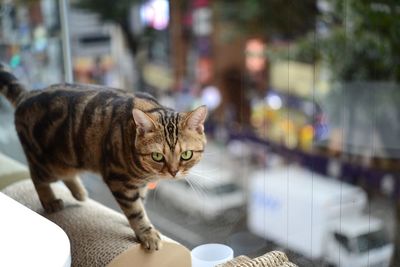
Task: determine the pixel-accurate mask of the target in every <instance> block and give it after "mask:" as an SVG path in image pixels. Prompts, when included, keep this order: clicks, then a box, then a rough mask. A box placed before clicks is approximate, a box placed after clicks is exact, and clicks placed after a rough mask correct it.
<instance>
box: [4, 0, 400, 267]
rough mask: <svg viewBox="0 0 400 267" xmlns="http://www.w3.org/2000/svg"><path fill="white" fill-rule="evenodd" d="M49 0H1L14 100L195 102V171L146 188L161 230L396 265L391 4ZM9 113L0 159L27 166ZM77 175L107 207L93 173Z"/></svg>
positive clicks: (250, 250) (399, 237) (398, 202)
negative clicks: (66, 95) (16, 85)
mask: <svg viewBox="0 0 400 267" xmlns="http://www.w3.org/2000/svg"><path fill="white" fill-rule="evenodd" d="M60 3H62V1H52V0H35V1H3V2H1V3H0V62H1V63H2V64H4V65H6V66H7V67H8V68H9V69H10V70H11V72H12V73H13V74H14V75H15V76H16V77H17V78H18V80H20V81H21V82H22V83H23V84H25V85H26V87H27V88H28V89H29V90H37V89H41V88H44V87H47V86H49V85H51V84H56V83H63V82H71V83H82V84H96V85H99V86H103V87H112V88H120V89H124V90H126V91H128V92H132V93H136V92H146V93H149V94H151V95H153V96H154V97H155V98H156V99H157V100H158V101H159V102H160V103H161V104H162V105H164V106H166V107H170V108H172V109H175V110H176V111H178V112H189V111H191V110H194V109H195V108H196V107H199V106H201V105H205V106H206V107H207V110H208V115H207V119H206V121H205V124H204V131H205V133H206V135H207V139H208V144H207V147H206V150H205V152H204V156H203V160H202V162H201V163H200V164H197V165H196V166H195V167H194V168H193V169H192V173H191V174H190V175H189V177H187V179H186V180H181V181H173V182H172V181H168V182H165V183H158V184H151V185H150V186H151V187H152V188H151V190H150V192H149V194H148V198H147V202H146V210H147V213H148V215H149V217H150V218H151V221H152V223H153V224H154V225H155V226H156V227H157V228H158V229H159V230H160V231H161V232H162V233H163V234H165V235H167V236H168V237H171V238H172V239H174V240H177V241H178V242H180V243H182V244H183V245H185V246H187V247H188V248H189V249H192V248H194V247H196V246H198V245H201V244H205V243H212V242H216V243H223V244H227V245H229V246H231V247H232V248H233V250H234V251H235V255H241V254H243V255H248V256H250V257H255V256H259V255H262V254H264V253H265V252H267V251H270V250H273V249H279V250H282V251H285V252H286V253H287V254H288V255H289V258H290V260H292V261H293V262H295V263H297V264H298V265H299V266H300V267H303V266H304V267H308V266H321V267H322V266H326V265H325V264H326V263H327V262H328V261H329V263H332V264H333V265H336V266H340V267H389V262H391V265H390V267H398V266H400V234H399V233H400V215H399V214H400V141H399V140H400V139H399V136H400V120H399V118H400V87H399V85H400V64H399V62H400V53H399V49H398V48H399V47H400V38H399V36H400V32H399V29H400V28H399V25H400V3H399V1H398V0H385V1H383V0H376V1H372V2H371V1H345V0H335V1H333V0H304V1H291V2H290V3H288V2H286V1H273V0H238V1H229V0H213V1H211V0H188V1H183V0H177V1H170V0H143V1H142V0H140V1H139V0H127V1H115V3H113V4H110V1H108V0H76V1H72V0H71V1H65V2H63V3H65V4H66V6H67V7H66V8H64V7H63V6H60ZM13 112H14V110H13V108H12V107H11V106H10V104H9V103H8V102H6V100H5V98H3V97H2V96H0V153H4V154H6V155H8V156H10V157H11V158H14V159H16V160H18V161H20V162H22V163H24V164H27V162H26V159H25V156H24V153H23V151H22V148H21V145H20V143H19V140H18V138H17V135H16V132H15V128H14V126H13V121H14V117H13ZM85 115H86V114H85ZM150 117H151V116H150ZM50 123H51V122H50ZM186 152H188V151H186ZM190 152H192V151H190ZM154 153H156V152H154ZM157 153H158V152H157ZM163 153H164V152H163ZM159 154H160V153H159ZM161 154H162V153H161ZM164 156H165V155H164ZM166 158H167V157H164V159H166ZM154 160H155V161H157V160H156V159H154ZM179 160H180V159H179ZM159 162H162V161H159ZM163 164H166V165H167V166H169V165H168V164H169V162H168V161H167V160H164V163H163ZM184 166H185V164H182V163H180V167H184ZM164 167H165V166H164ZM292 169H294V171H293V172H290V170H292ZM276 170H278V171H277V172H274V171H276ZM282 173H283V174H282ZM258 174H260V175H258ZM262 174H264V175H262ZM82 178H83V182H84V184H85V185H86V187H87V189H88V192H89V194H90V197H91V198H93V199H94V200H97V201H99V202H100V203H103V204H104V205H106V206H107V207H110V208H111V209H114V210H116V211H118V212H121V210H120V208H119V207H118V205H117V203H116V201H115V200H114V197H113V196H112V194H111V193H110V192H109V190H108V188H107V187H106V186H105V184H104V183H103V182H102V179H101V178H100V177H98V176H97V175H95V174H92V173H84V174H82ZM343 188H347V189H348V192H350V193H349V195H347V198H346V197H344V198H342V197H343V195H342V193H343V190H342V189H343ZM367 199H368V201H367ZM289 206H290V207H291V209H290V210H289ZM293 207H294V208H293ZM342 210H344V211H345V214H344V215H343V214H342ZM266 214H267V215H268V216H267V215H266ZM315 218H317V221H313V220H314V219H315ZM292 219H296V223H294V224H293V225H291V224H289V222H292ZM309 219H310V220H309ZM346 220H347V221H348V222H349V223H348V224H346V227H347V228H346V227H342V221H346ZM372 221H373V222H376V224H375V228H374V229H372V228H371V225H372V224H371V222H372ZM316 224H318V225H317V226H318V227H316ZM271 225H274V226H275V228H273V227H272V226H271ZM267 226H270V227H269V228H268V229H273V230H271V231H270V232H268V231H266V228H267ZM366 226H368V227H366ZM289 228H290V229H289ZM384 232H387V233H388V236H389V239H390V240H387V239H386V238H385V234H384ZM271 240H275V243H273V242H271ZM315 244H318V245H315ZM294 251H297V252H296V253H295V252H294ZM336 252H339V253H336ZM341 252H343V253H341ZM335 253H336V254H335ZM305 255H308V257H313V258H316V259H317V258H318V260H316V261H315V262H311V261H310V259H307V256H305Z"/></svg>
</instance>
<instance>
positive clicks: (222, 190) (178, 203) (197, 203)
mask: <svg viewBox="0 0 400 267" xmlns="http://www.w3.org/2000/svg"><path fill="white" fill-rule="evenodd" d="M203 168H204V167H203ZM199 169H200V168H199V167H197V168H196V167H194V168H193V173H192V174H190V175H189V176H188V177H187V178H186V179H182V180H179V181H175V182H171V181H165V182H161V183H159V185H158V188H157V195H158V196H159V197H160V198H162V199H163V200H167V201H169V203H171V204H172V205H174V206H175V207H177V208H178V209H180V210H182V211H183V212H185V213H187V214H190V215H194V216H200V217H202V218H203V219H206V220H213V219H217V218H220V217H230V218H232V217H234V216H238V215H239V212H240V209H241V208H243V207H244V206H245V201H246V196H245V194H244V192H243V190H242V189H241V188H240V187H239V186H238V185H237V184H236V183H234V181H233V179H232V178H231V176H232V175H233V173H232V172H231V171H230V170H226V169H217V170H215V171H211V172H210V173H208V174H207V173H206V172H203V174H195V172H196V171H199Z"/></svg>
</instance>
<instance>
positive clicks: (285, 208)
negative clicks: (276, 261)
mask: <svg viewBox="0 0 400 267" xmlns="http://www.w3.org/2000/svg"><path fill="white" fill-rule="evenodd" d="M366 204H367V197H366V194H365V192H364V191H363V190H362V189H361V188H359V187H356V186H352V185H349V184H345V183H342V182H340V181H338V180H335V179H330V178H329V177H324V176H321V175H318V174H316V173H312V172H310V171H308V170H306V169H304V168H301V167H299V166H286V167H281V168H276V169H271V170H264V171H259V172H257V173H255V174H254V176H253V177H251V180H250V193H249V202H248V226H249V229H250V230H251V231H252V232H253V233H255V234H257V235H259V236H261V237H264V238H266V239H268V240H270V241H273V242H275V243H276V244H278V245H280V246H282V247H286V248H288V249H290V250H292V251H295V252H298V253H300V254H302V255H304V256H305V257H307V258H310V259H322V260H324V261H325V262H327V263H329V264H332V265H335V266H341V267H367V266H369V267H371V266H373V267H375V266H376V267H378V266H379V267H387V266H389V262H390V259H391V256H392V253H393V244H391V243H390V242H389V240H388V238H387V236H386V235H385V232H384V230H383V229H384V225H383V222H382V221H381V220H380V219H377V218H374V217H371V216H369V215H366V214H364V213H363V211H364V209H365V207H366Z"/></svg>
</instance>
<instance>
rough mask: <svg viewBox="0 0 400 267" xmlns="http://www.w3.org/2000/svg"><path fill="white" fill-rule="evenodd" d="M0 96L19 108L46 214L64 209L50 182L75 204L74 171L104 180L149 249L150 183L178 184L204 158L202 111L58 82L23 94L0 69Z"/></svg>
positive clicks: (79, 194)
mask: <svg viewBox="0 0 400 267" xmlns="http://www.w3.org/2000/svg"><path fill="white" fill-rule="evenodd" d="M0 93H2V94H4V95H5V96H6V97H7V99H8V100H9V101H10V102H11V103H12V104H13V106H14V107H15V108H16V110H15V126H16V130H17V133H18V137H19V139H20V141H21V144H22V147H23V149H24V152H25V155H26V158H27V160H28V163H29V169H30V174H31V177H32V181H33V184H34V185H35V188H36V191H37V194H38V196H39V199H40V202H41V203H42V206H43V208H44V209H45V210H46V211H47V212H56V211H59V210H60V209H62V208H63V201H62V200H61V199H58V198H57V197H56V196H55V195H54V193H53V191H52V189H51V187H50V184H51V183H52V182H55V181H57V180H62V181H63V182H64V183H65V185H66V186H67V187H68V189H69V190H70V191H71V193H72V195H73V196H74V198H75V199H77V200H79V201H83V200H85V199H86V198H87V192H86V190H85V188H84V187H83V185H82V183H81V181H80V179H79V177H78V173H79V172H81V171H92V172H96V173H99V174H101V175H102V177H103V180H104V181H105V183H106V184H107V186H108V187H109V189H110V190H111V192H112V194H113V195H114V197H115V199H116V200H117V202H118V204H119V205H120V207H121V209H122V210H123V212H124V213H125V215H126V217H127V219H128V220H129V223H130V226H131V227H132V229H133V230H134V232H135V233H136V236H137V238H138V240H139V241H140V242H141V243H142V245H143V246H144V247H145V248H147V249H148V250H150V251H154V250H158V249H159V248H160V246H161V242H160V235H159V232H158V231H157V230H156V229H155V228H154V226H153V225H152V224H151V222H150V221H149V218H148V217H147V216H146V212H145V210H144V206H143V203H142V200H143V199H144V197H145V195H146V189H147V186H146V185H147V183H148V182H150V181H154V180H156V179H159V178H162V179H178V178H181V177H184V176H185V175H187V174H188V171H189V169H190V168H191V167H193V166H194V165H195V164H196V163H197V162H198V161H199V160H200V158H201V157H202V154H203V150H204V146H205V144H206V137H205V134H204V126H203V125H204V120H205V118H206V115H207V108H206V107H205V106H200V107H198V108H197V109H195V110H193V111H191V112H183V113H178V112H176V111H174V110H172V109H170V108H166V107H164V106H162V105H160V104H159V103H158V102H157V101H156V100H155V99H154V98H153V97H152V96H150V95H148V94H136V95H133V94H130V93H128V92H125V91H123V90H118V89H111V88H104V87H100V86H92V85H77V84H56V85H52V86H50V87H48V88H45V89H43V90H35V91H27V90H26V89H25V88H24V86H23V85H22V84H21V83H20V82H19V81H18V80H17V79H16V78H15V76H14V75H13V74H11V73H10V72H8V71H6V70H5V68H4V67H3V66H1V65H0Z"/></svg>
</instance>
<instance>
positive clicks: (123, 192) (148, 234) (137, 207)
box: [109, 184, 161, 251]
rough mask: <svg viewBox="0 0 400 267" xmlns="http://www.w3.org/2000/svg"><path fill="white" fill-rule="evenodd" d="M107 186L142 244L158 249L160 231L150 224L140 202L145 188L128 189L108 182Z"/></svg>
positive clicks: (149, 248)
mask: <svg viewBox="0 0 400 267" xmlns="http://www.w3.org/2000/svg"><path fill="white" fill-rule="evenodd" d="M109 187H110V189H111V192H112V194H113V195H114V197H115V199H116V200H117V202H118V204H119V206H120V207H121V209H122V211H123V212H124V213H125V216H126V217H127V219H128V220H129V224H130V226H131V227H132V229H133V230H134V231H135V234H136V237H137V239H138V240H139V241H140V243H141V244H142V246H143V247H144V248H146V249H148V250H150V251H154V250H159V249H160V248H161V237H160V233H159V232H158V231H157V230H156V229H155V228H154V226H153V225H152V224H151V222H150V220H149V218H148V217H147V214H146V211H145V209H144V206H143V202H142V199H144V195H143V193H144V191H145V190H144V189H143V188H138V189H129V190H128V189H124V188H121V187H120V186H113V185H112V184H109Z"/></svg>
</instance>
